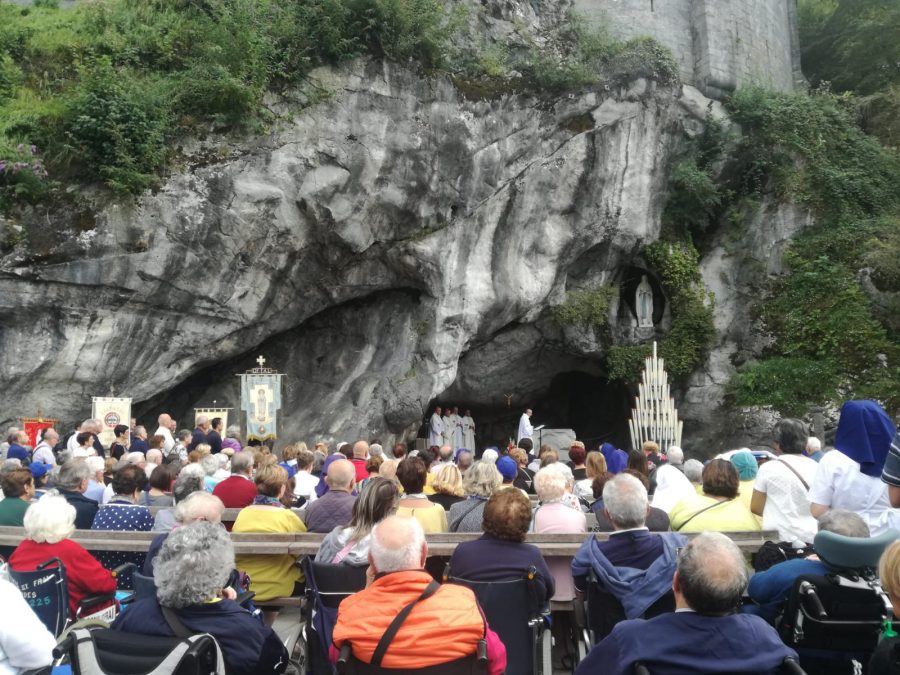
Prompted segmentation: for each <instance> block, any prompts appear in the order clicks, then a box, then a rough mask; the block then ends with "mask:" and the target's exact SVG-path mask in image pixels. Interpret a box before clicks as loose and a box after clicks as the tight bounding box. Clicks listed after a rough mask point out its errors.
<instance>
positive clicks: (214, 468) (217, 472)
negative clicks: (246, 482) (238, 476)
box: [200, 453, 231, 492]
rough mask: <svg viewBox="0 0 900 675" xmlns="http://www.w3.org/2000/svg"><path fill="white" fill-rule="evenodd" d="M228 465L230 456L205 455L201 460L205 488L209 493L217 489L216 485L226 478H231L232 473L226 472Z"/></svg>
mask: <svg viewBox="0 0 900 675" xmlns="http://www.w3.org/2000/svg"><path fill="white" fill-rule="evenodd" d="M227 463H228V456H227V455H223V454H221V453H219V454H215V455H204V456H203V457H201V458H200V466H201V467H203V473H204V474H206V475H205V477H204V478H203V486H204V487H205V488H206V491H207V492H212V491H213V490H215V489H216V485H218V484H219V483H221V482H222V481H223V480H225V479H226V478H230V477H231V473H230V472H228V471H226V470H225V464H227Z"/></svg>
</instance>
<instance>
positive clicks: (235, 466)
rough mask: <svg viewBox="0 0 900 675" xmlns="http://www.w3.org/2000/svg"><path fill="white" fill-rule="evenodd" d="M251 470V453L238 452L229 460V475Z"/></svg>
mask: <svg viewBox="0 0 900 675" xmlns="http://www.w3.org/2000/svg"><path fill="white" fill-rule="evenodd" d="M251 468H253V453H252V452H238V453H236V454H235V455H234V457H232V458H231V473H244V472H245V471H246V470H247V469H251Z"/></svg>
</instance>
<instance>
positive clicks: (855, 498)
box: [809, 450, 900, 537]
mask: <svg viewBox="0 0 900 675" xmlns="http://www.w3.org/2000/svg"><path fill="white" fill-rule="evenodd" d="M813 461H814V460H813ZM809 501H810V502H813V503H815V504H822V505H823V506H828V507H830V508H832V509H846V510H848V511H853V512H854V513H858V514H859V515H860V516H862V519H863V520H865V521H866V524H867V525H868V526H869V532H870V533H871V535H872V536H873V537H875V536H877V535H879V534H881V533H882V532H885V531H886V530H888V529H890V528H891V527H897V526H900V518H898V517H897V512H896V511H895V510H894V509H892V508H891V503H890V501H889V500H888V486H887V483H882V482H881V478H876V477H875V476H867V475H866V474H864V473H862V472H861V471H860V470H859V463H858V462H854V461H853V460H852V459H850V458H849V457H847V455H845V454H844V453H843V452H841V451H840V450H832V451H831V452H826V453H825V454H824V455H823V456H822V459H821V461H820V462H819V465H818V467H817V469H816V475H815V478H814V479H813V482H812V485H811V486H810V490H809Z"/></svg>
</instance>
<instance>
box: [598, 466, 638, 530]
mask: <svg viewBox="0 0 900 675" xmlns="http://www.w3.org/2000/svg"><path fill="white" fill-rule="evenodd" d="M648 502H649V498H648V496H647V490H645V489H644V484H643V483H641V481H639V480H638V479H637V478H635V477H634V476H630V475H628V474H627V473H620V474H619V475H617V476H616V477H615V478H612V479H611V480H608V481H607V482H606V485H604V486H603V508H605V509H606V512H607V513H608V514H609V519H610V520H611V521H612V522H613V525H615V526H616V527H617V528H619V529H622V530H625V529H629V528H633V527H643V526H644V523H645V522H646V520H647V504H648Z"/></svg>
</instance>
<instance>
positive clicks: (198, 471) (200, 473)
mask: <svg viewBox="0 0 900 675" xmlns="http://www.w3.org/2000/svg"><path fill="white" fill-rule="evenodd" d="M181 476H195V477H197V478H200V479H201V480H202V479H203V478H205V477H206V472H205V471H204V470H203V467H202V466H201V465H200V463H199V462H194V463H193V464H188V465H186V466H183V467H181V473H179V474H178V477H179V478H180V477H181Z"/></svg>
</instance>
